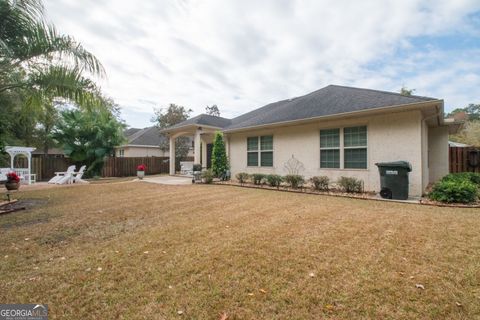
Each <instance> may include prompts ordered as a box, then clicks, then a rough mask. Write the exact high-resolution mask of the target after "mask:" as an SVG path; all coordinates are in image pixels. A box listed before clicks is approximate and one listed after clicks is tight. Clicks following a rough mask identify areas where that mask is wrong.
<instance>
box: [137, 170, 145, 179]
mask: <svg viewBox="0 0 480 320" xmlns="http://www.w3.org/2000/svg"><path fill="white" fill-rule="evenodd" d="M137 177H138V179H143V177H145V171H137Z"/></svg>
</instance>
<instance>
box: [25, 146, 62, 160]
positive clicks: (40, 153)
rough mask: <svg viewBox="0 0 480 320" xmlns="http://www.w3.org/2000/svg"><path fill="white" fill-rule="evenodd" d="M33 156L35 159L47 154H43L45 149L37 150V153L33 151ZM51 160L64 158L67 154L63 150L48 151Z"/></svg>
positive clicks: (53, 149)
mask: <svg viewBox="0 0 480 320" xmlns="http://www.w3.org/2000/svg"><path fill="white" fill-rule="evenodd" d="M32 156H34V157H39V156H45V152H43V149H41V148H39V149H35V151H32ZM47 156H48V157H49V158H64V157H66V156H65V152H64V151H63V149H62V148H49V149H48V155H47Z"/></svg>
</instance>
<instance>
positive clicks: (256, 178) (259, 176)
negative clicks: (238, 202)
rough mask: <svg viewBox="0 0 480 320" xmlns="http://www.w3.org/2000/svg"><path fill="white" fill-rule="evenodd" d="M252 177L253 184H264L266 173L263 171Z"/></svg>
mask: <svg viewBox="0 0 480 320" xmlns="http://www.w3.org/2000/svg"><path fill="white" fill-rule="evenodd" d="M251 177H252V182H253V184H256V185H260V184H262V182H263V180H264V179H265V175H264V174H263V173H254V174H252V176H251Z"/></svg>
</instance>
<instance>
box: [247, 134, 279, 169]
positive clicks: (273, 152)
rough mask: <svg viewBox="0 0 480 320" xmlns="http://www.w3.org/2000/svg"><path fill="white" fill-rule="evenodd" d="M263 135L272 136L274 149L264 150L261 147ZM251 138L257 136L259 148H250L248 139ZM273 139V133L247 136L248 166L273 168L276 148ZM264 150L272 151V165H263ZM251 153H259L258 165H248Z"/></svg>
mask: <svg viewBox="0 0 480 320" xmlns="http://www.w3.org/2000/svg"><path fill="white" fill-rule="evenodd" d="M261 137H272V149H271V150H270V149H268V150H262V147H261ZM249 138H257V149H256V150H248V139H249ZM273 141H274V137H273V134H264V135H258V136H250V137H247V168H273V161H274V157H275V150H274V149H275V148H274V146H273V144H274V143H273ZM262 152H271V153H272V165H271V166H262ZM249 153H256V154H257V165H256V166H251V165H248V154H249Z"/></svg>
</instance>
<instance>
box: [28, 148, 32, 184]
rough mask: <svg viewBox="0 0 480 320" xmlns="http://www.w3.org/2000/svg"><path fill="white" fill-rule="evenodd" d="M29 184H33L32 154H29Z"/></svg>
mask: <svg viewBox="0 0 480 320" xmlns="http://www.w3.org/2000/svg"><path fill="white" fill-rule="evenodd" d="M28 184H32V154H31V153H30V152H29V153H28Z"/></svg>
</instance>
